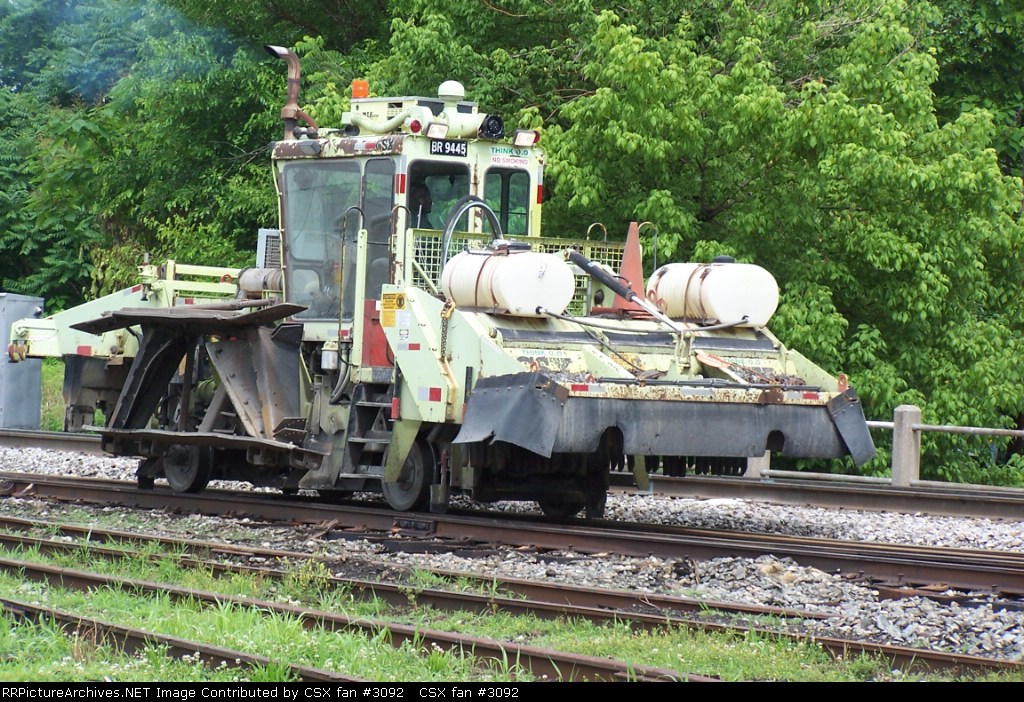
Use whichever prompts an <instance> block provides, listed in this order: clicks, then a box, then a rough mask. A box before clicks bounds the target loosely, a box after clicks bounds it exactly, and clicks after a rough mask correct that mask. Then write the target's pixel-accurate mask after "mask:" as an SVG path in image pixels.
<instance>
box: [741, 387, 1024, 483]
mask: <svg viewBox="0 0 1024 702" xmlns="http://www.w3.org/2000/svg"><path fill="white" fill-rule="evenodd" d="M867 425H868V429H883V430H888V431H891V432H892V435H893V436H892V477H891V478H875V477H869V476H863V475H832V474H825V473H802V472H799V471H787V470H771V469H770V468H768V467H767V461H768V459H767V457H764V458H756V459H750V460H749V463H748V467H747V472H746V474H745V475H746V476H747V477H753V478H771V477H776V478H783V477H785V478H799V479H801V480H808V479H809V480H826V481H834V482H859V483H873V484H879V485H892V486H893V487H943V486H947V487H948V486H949V483H944V482H941V481H934V480H921V433H922V432H926V431H933V432H940V433H944V434H973V435H976V436H1013V437H1024V431H1022V430H1019V429H994V428H991V427H956V426H949V425H944V424H922V423H921V408H920V407H917V406H916V405H900V406H899V407H897V408H896V409H895V410H894V411H893V421H891V422H876V421H869V422H867ZM956 487H957V489H959V490H969V489H971V487H973V486H971V485H963V484H959V483H958V484H957V486H956ZM977 487H978V489H979V490H984V491H985V492H989V493H991V492H993V491H998V490H1000V489H1002V490H1006V491H1007V492H1016V493H1019V492H1021V490H1020V489H1018V488H994V487H992V486H987V485H986V486H977Z"/></svg>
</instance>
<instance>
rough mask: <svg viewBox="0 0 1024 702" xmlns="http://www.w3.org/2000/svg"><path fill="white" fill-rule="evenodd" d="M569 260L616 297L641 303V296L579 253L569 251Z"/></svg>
mask: <svg viewBox="0 0 1024 702" xmlns="http://www.w3.org/2000/svg"><path fill="white" fill-rule="evenodd" d="M569 260H570V261H572V262H573V263H575V264H576V265H577V266H579V267H580V268H582V269H583V271H584V272H585V273H586V274H587V275H589V276H590V277H591V278H596V279H597V280H599V281H600V282H601V283H602V284H604V285H607V286H608V287H609V288H611V289H612V291H614V292H615V294H616V295H618V296H619V297H621V298H622V299H624V300H626V301H627V302H639V296H638V295H637V294H636V293H635V292H633V291H632V290H630V289H629V288H627V287H626V286H625V285H623V284H622V283H621V282H620V281H619V280H618V278H616V277H615V276H613V275H612V274H611V273H609V272H608V271H606V270H605V269H603V268H601V266H599V265H598V264H596V263H594V262H593V261H591V260H590V259H589V258H587V257H586V256H584V255H583V254H581V253H580V252H579V251H569Z"/></svg>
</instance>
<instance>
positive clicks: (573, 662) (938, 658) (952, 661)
mask: <svg viewBox="0 0 1024 702" xmlns="http://www.w3.org/2000/svg"><path fill="white" fill-rule="evenodd" d="M90 555H96V552H95V551H94V550H90ZM122 555H124V554H123V552H122ZM0 569H3V570H8V571H15V572H18V573H19V574H21V575H22V576H23V577H26V578H29V579H31V580H36V581H43V582H47V583H49V584H52V585H56V586H60V587H74V588H77V589H82V590H88V589H95V588H97V587H100V586H110V585H114V586H117V587H120V588H123V589H128V590H132V591H138V592H140V593H142V594H146V595H162V594H167V595H169V596H170V597H172V598H173V599H186V598H187V599H193V600H198V601H202V602H204V603H207V604H211V605H214V604H221V603H226V602H227V603H232V604H238V605H243V606H250V607H258V608H261V609H264V610H272V611H275V612H277V613H279V614H286V615H290V616H297V617H300V618H302V619H303V623H304V625H305V626H307V628H308V627H310V626H312V624H311V622H315V623H317V624H319V625H321V626H324V627H325V628H328V629H331V630H352V629H354V628H355V629H358V630H359V631H364V632H366V633H367V634H368V635H372V634H373V633H375V632H376V631H377V629H376V627H377V626H378V624H379V625H380V626H386V627H387V631H388V632H389V633H394V629H393V627H396V625H393V624H383V623H380V622H378V623H374V622H366V621H365V620H361V619H357V620H353V619H350V618H347V617H342V616H340V615H336V614H333V613H327V612H317V611H311V610H308V609H306V608H299V607H293V606H291V605H280V604H277V603H273V602H267V601H263V600H253V599H250V598H238V597H231V596H225V595H220V594H215V593H208V592H203V591H196V590H193V589H185V588H176V587H173V586H169V585H167V584H164V583H154V582H148V581H142V580H125V579H120V578H115V577H111V576H106V575H101V574H96V573H90V572H85V571H78V570H71V569H66V568H59V567H55V566H49V565H46V564H39V563H34V562H28V561H22V560H17V559H12V558H0ZM446 594H447V597H445V598H443V600H442V601H438V602H432V603H431V604H432V606H435V607H437V606H440V607H441V608H443V609H445V610H446V611H451V610H452V609H460V610H464V609H467V608H468V609H475V605H474V604H470V605H469V606H468V607H467V606H466V604H465V602H466V601H469V602H471V603H472V602H475V601H476V599H477V598H476V597H475V596H473V595H472V594H470V593H446ZM565 594H566V596H570V593H568V592H567V593H565ZM386 599H387V600H388V601H389V602H391V598H386ZM490 599H491V608H492V611H493V610H494V609H501V610H504V609H505V607H504V606H503V603H502V602H501V598H497V597H492V598H490ZM391 603H392V604H396V605H400V606H401V605H408V604H409V597H408V593H406V597H405V598H404V601H403V599H402V598H399V599H398V600H397V601H394V602H391ZM705 605H706V606H707V607H715V606H716V604H715V603H711V602H708V603H705ZM530 607H531V605H530V603H521V609H522V610H523V611H520V612H513V613H523V612H524V611H528V610H529V609H530ZM727 612H728V609H727V608H726V609H724V610H723V614H724V613H727ZM791 614H792V613H791ZM559 616H572V617H576V616H579V617H586V618H588V619H590V620H596V621H602V620H608V619H616V620H619V621H631V622H632V621H636V622H637V623H641V624H645V625H648V626H657V627H659V628H682V627H685V628H688V629H691V630H699V631H704V632H722V633H733V634H740V635H743V634H757V635H758V636H762V637H768V638H776V639H786V640H792V641H795V642H809V643H812V644H815V645H818V646H821V647H822V648H823V649H825V650H827V651H829V652H830V653H831V654H832V655H834V656H836V657H849V656H850V655H851V654H852V655H857V654H869V655H874V656H879V657H882V658H884V659H885V660H887V661H888V662H889V664H890V665H893V666H898V667H901V668H903V669H904V670H908V671H910V670H922V669H927V670H938V669H943V670H945V669H955V670H964V669H971V670H978V671H985V670H1020V669H1022V668H1024V664H1022V663H1020V662H1016V661H1007V660H1004V659H998V658H988V657H982V656H971V655H963V654H957V653H948V652H942V651H933V650H926V649H915V648H910V647H906V646H893V645H886V644H876V643H868V642H858V641H852V640H846V639H838V638H833V637H822V636H808V635H806V634H803V633H799V632H793V631H787V630H784V629H781V630H780V629H778V628H771V627H767V626H763V625H747V624H742V623H736V622H729V623H723V622H715V621H709V620H707V619H685V618H681V617H673V616H664V615H660V616H658V617H655V618H654V619H653V620H652V621H649V622H647V621H645V620H647V619H649V618H651V615H643V614H637V613H632V614H630V613H618V614H610V613H608V612H606V611H604V612H602V611H601V610H597V609H594V608H592V607H569V606H562V607H561V608H560V613H559ZM819 618H820V617H819ZM420 631H421V632H424V630H420ZM400 633H401V634H402V640H405V638H404V634H405V632H404V631H403V632H400ZM436 633H437V632H433V631H431V630H425V633H424V635H425V636H426V637H427V638H426V640H424V641H423V642H422V644H423V645H424V646H432V645H442V644H443V645H444V646H445V647H446V648H448V649H449V650H451V649H452V648H454V646H455V644H453V642H452V641H451V640H450V639H449V638H447V636H444V637H443V638H442V639H441V640H438V638H437V637H436V636H435V634H436ZM469 642H470V644H469V645H470V650H471V651H472V653H473V655H480V654H481V652H484V657H486V656H488V655H490V656H492V657H494V658H495V659H498V660H507V658H506V659H501V658H499V657H498V656H499V655H508V654H510V653H515V656H516V657H515V660H517V661H520V662H522V661H526V663H527V668H528V669H529V670H530V671H531V672H532V673H537V672H541V671H545V670H546V671H548V672H544V673H542V674H543V675H545V676H548V675H553V674H558V673H559V672H560V671H563V670H566V669H567V668H566V666H569V668H568V669H569V670H572V671H577V670H579V671H581V672H580V674H581V675H582V676H583V677H584V678H586V679H599V680H604V679H605V678H603V677H598V678H589V677H587V676H592V675H601V674H603V673H607V668H606V667H602V668H601V670H598V671H595V670H593V669H591V667H590V659H589V658H587V657H583V659H582V663H581V659H580V658H578V657H577V656H576V654H563V653H560V652H557V651H552V650H551V649H539V650H540V651H541V653H540V654H536V653H535V652H534V649H533V648H532V647H513V648H511V649H507V650H506V649H505V648H503V647H504V646H505V644H497V646H498V649H500V652H499V650H498V649H496V650H495V651H491V650H490V649H487V648H486V647H481V646H480V644H479V643H478V642H479V639H475V638H471V639H469ZM524 654H525V655H524ZM535 655H540V656H541V659H542V660H540V661H535V660H534V658H533V656H535ZM544 657H548V658H549V659H550V662H551V663H552V664H553V668H551V669H550V670H549V669H548V668H547V667H546V664H545V662H544V660H543V658H544ZM598 660H601V661H605V660H606V659H598ZM617 664H618V663H617ZM623 665H625V668H624V669H623V670H621V671H620V673H621V675H627V671H629V673H628V674H636V675H639V676H640V678H639V679H643V680H651V679H654V680H665V679H666V677H665V676H666V675H668V673H667V672H666V671H664V670H663V669H656V668H646V669H645V668H643V667H640V668H638V667H636V666H633V665H629V664H623ZM620 673H614V672H612V673H610V675H611V678H610V679H613V680H614V679H622V678H621V675H620ZM677 675H678V674H677ZM652 676H653V677H652ZM684 677H685V679H689V680H708V679H717V678H708V677H707V676H693V675H687V676H684ZM672 679H676V678H672ZM679 679H682V678H679Z"/></svg>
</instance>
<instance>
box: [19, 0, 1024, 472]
mask: <svg viewBox="0 0 1024 702" xmlns="http://www.w3.org/2000/svg"><path fill="white" fill-rule="evenodd" d="M173 6H174V7H175V8H176V10H179V11H180V13H181V14H177V13H176V12H172V11H171V10H169V9H167V8H166V7H157V6H152V5H149V4H145V3H138V2H129V1H127V0H90V2H89V3H86V4H71V3H66V2H60V1H59V0H16V1H15V2H13V3H8V4H7V5H5V6H4V7H3V8H0V86H2V87H5V88H7V90H6V91H5V92H4V93H3V94H2V95H0V110H3V112H4V114H5V115H6V116H7V117H8V119H5V121H4V124H5V125H11V126H5V127H4V129H5V135H4V136H5V139H4V140H3V142H2V143H0V181H2V183H3V186H4V187H3V195H2V197H0V224H2V225H3V228H2V229H0V249H3V250H4V251H5V252H11V253H16V254H21V255H22V258H20V259H13V260H11V261H5V262H4V263H2V264H0V272H2V275H3V276H4V279H5V283H4V284H5V287H10V288H11V289H18V290H19V291H24V292H33V293H35V294H40V293H44V294H47V296H55V299H56V300H57V304H69V303H70V302H72V301H73V300H74V299H76V298H77V297H79V296H80V295H82V294H84V287H85V286H84V285H83V281H85V280H86V276H87V275H88V273H89V271H90V270H92V274H93V277H92V285H93V289H94V292H99V291H101V290H106V289H110V288H111V287H114V286H115V285H117V284H119V282H120V281H124V280H125V279H126V277H127V276H128V275H129V274H130V273H131V272H132V271H133V270H134V266H135V264H136V263H137V262H138V259H139V258H140V257H141V254H142V252H143V251H150V252H152V253H153V254H154V255H156V256H172V257H178V258H180V259H181V260H185V261H189V262H202V263H217V264H231V263H234V264H244V263H247V262H248V261H249V260H251V258H250V257H251V252H252V249H253V244H254V239H255V231H256V229H257V228H258V227H259V226H266V225H267V224H268V223H270V222H272V221H273V220H274V210H275V203H274V199H273V193H272V188H271V187H270V182H269V180H268V175H267V170H266V151H265V146H266V144H267V143H268V142H269V141H270V140H271V139H273V138H276V136H277V134H279V130H280V125H279V123H278V121H277V112H278V110H279V108H280V105H281V104H282V99H283V93H284V81H283V78H282V67H281V65H280V64H279V63H278V62H276V61H273V60H270V59H268V58H267V57H266V56H265V55H263V54H262V53H261V52H260V50H259V46H260V45H261V44H263V43H275V44H288V45H292V46H295V47H296V49H297V50H298V52H299V53H300V55H301V56H302V58H303V70H304V76H305V80H304V86H303V92H302V95H301V97H300V99H301V101H302V102H303V103H304V108H305V109H306V110H307V111H308V112H309V113H310V114H312V115H313V116H314V118H316V119H317V121H318V122H319V123H320V124H323V125H331V124H337V123H338V122H339V121H340V118H341V113H342V112H343V111H345V110H346V109H347V107H348V97H347V85H348V82H349V81H350V80H351V79H353V78H357V77H359V78H367V79H369V81H370V84H371V88H372V90H373V93H374V94H378V95H382V94H425V95H431V94H433V93H434V91H435V90H436V86H437V85H438V84H439V83H440V82H442V81H443V80H446V79H448V78H456V79H458V80H460V81H462V82H463V83H464V85H465V86H466V90H467V94H468V95H470V96H471V99H474V100H476V101H478V102H479V103H480V104H481V105H482V106H485V108H486V109H487V110H488V111H493V112H498V113H500V114H502V115H503V116H504V117H505V118H506V122H507V123H514V124H518V125H520V126H530V127H539V128H542V129H543V131H544V136H543V143H544V144H545V145H546V147H547V149H548V153H549V158H548V171H547V174H546V188H547V190H548V193H547V196H546V205H545V206H546V216H545V227H546V229H547V231H548V232H549V233H556V234H566V235H582V234H583V233H584V232H585V231H586V229H587V227H588V225H590V223H591V222H595V221H601V222H604V223H605V224H606V225H608V228H609V231H610V232H613V235H616V236H618V235H623V234H624V233H625V231H626V226H627V223H628V222H629V221H632V220H636V221H647V222H650V223H651V225H650V226H649V227H647V228H645V230H644V237H645V241H644V244H645V250H646V259H647V264H648V269H650V268H651V267H652V266H653V263H654V261H655V259H656V260H657V261H658V262H661V263H664V262H667V261H669V260H685V259H691V260H709V259H710V258H711V257H712V256H714V255H716V254H721V253H727V254H731V255H733V256H735V257H737V258H738V259H739V260H742V261H748V262H754V263H758V264H760V265H763V266H764V267H765V268H767V269H768V270H770V271H772V273H773V274H774V275H775V277H776V278H777V280H778V281H779V283H780V286H781V289H782V302H783V304H782V306H781V308H780V310H779V312H778V314H777V315H776V317H775V319H774V321H773V323H772V324H773V330H774V331H776V333H778V334H779V335H780V336H781V337H782V338H783V339H784V341H786V343H787V344H789V345H791V346H793V347H794V348H797V349H799V350H800V351H801V352H803V353H805V354H806V355H808V356H809V357H811V358H812V359H814V360H815V361H816V362H818V363H820V364H822V365H824V366H825V367H827V368H829V369H830V370H832V371H835V372H839V371H841V370H842V371H845V372H847V373H848V374H849V375H850V376H851V379H852V381H853V383H854V384H855V386H856V387H857V388H858V391H859V392H860V394H861V396H862V398H863V399H864V401H865V405H866V408H867V410H868V414H869V416H871V418H875V419H887V418H888V417H890V416H891V413H892V411H893V409H894V408H895V407H896V406H897V405H899V404H904V403H912V404H917V405H920V406H921V407H923V408H924V412H925V421H927V422H929V423H950V424H959V425H974V426H1006V427H1013V426H1017V425H1018V424H1020V425H1024V389H1022V388H1024V372H1022V371H1021V370H1020V368H1019V366H1020V364H1019V363H1017V362H1016V359H1017V358H1019V357H1020V356H1021V351H1022V349H1021V345H1022V339H1024V336H1022V331H1024V330H1022V329H1021V326H1022V320H1021V319H1020V316H1019V313H1018V312H1017V310H1019V309H1021V304H1022V302H1024V300H1022V299H1021V296H1022V294H1024V293H1022V290H1024V285H1022V283H1024V280H1022V276H1024V272H1022V271H1024V267H1022V265H1021V263H1022V261H1021V257H1022V256H1024V246H1022V244H1024V231H1022V229H1021V224H1020V207H1021V181H1020V178H1019V174H1020V156H1019V154H1020V153H1021V151H1022V148H1021V147H1022V145H1024V139H1022V136H1021V134H1022V133H1024V132H1022V120H1021V114H1022V112H1024V109H1022V107H1021V105H1022V104H1024V103H1022V102H1021V100H1022V98H1021V94H1020V87H1019V85H1018V81H1016V80H1015V78H1014V77H1015V76H1016V75H1018V74H1019V73H1020V72H1021V71H1020V70H1018V69H1021V68H1024V53H1022V50H1021V49H1020V46H1021V41H1020V39H1021V37H1022V34H1024V13H1022V12H1021V11H1020V10H1019V9H1018V8H1016V7H1012V6H1011V5H1010V4H1009V3H1006V2H1005V1H1004V0H984V1H983V2H980V3H964V2H962V0H934V2H931V3H928V2H908V1H907V0H846V1H845V2H843V3H829V2H824V1H823V0H779V1H778V2H772V3H752V2H749V1H744V0H700V1H699V2H686V3H684V2H679V1H669V2H664V3H650V2H646V1H644V2H641V1H640V0H623V1H620V2H616V3H609V2H602V1H600V0H505V1H504V2H500V3H496V2H486V3H465V2H461V1H460V0H431V2H425V1H424V0H392V1H391V2H390V3H387V4H385V3H383V2H371V3H351V2H346V1H341V2H337V3H322V2H316V1H315V0H286V1H284V2H275V3H264V2H257V3H249V4H244V3H237V2H235V1H234V0H213V1H212V2H204V3H196V2H193V0H175V1H174V3H173ZM195 23H198V26H197V24H195ZM328 27H330V28H332V29H331V31H328V30H327V28H328ZM15 37H17V38H22V37H23V38H24V41H23V43H24V42H27V48H26V49H24V50H23V51H21V52H20V53H15V52H16V51H17V50H18V49H17V48H16V47H15V46H14V42H12V41H9V40H10V39H12V38H15ZM238 45H242V46H244V48H238ZM14 125H18V126H14ZM101 244H102V245H101ZM655 248H656V250H655ZM90 266H92V268H90ZM925 441H926V444H927V447H928V450H929V453H930V454H931V455H940V456H942V460H943V467H942V469H941V470H942V471H944V473H946V474H955V473H956V472H957V471H964V470H967V469H968V468H970V469H974V467H975V466H976V465H978V461H982V463H983V462H984V461H983V460H982V459H980V458H978V456H979V455H981V454H982V453H985V452H979V451H977V450H976V449H975V447H973V446H972V445H971V444H970V442H969V440H967V439H962V438H958V437H952V436H941V437H934V436H929V437H926V439H925ZM883 459H884V451H883V458H880V459H879V460H878V461H877V467H878V469H879V470H881V469H882V467H883ZM986 460H988V459H986ZM934 470H935V471H936V472H937V471H938V470H939V469H938V468H937V467H936V468H935V469H934Z"/></svg>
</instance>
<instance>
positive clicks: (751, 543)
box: [0, 473, 1024, 596]
mask: <svg viewBox="0 0 1024 702" xmlns="http://www.w3.org/2000/svg"><path fill="white" fill-rule="evenodd" d="M0 480H6V481H8V482H9V483H10V485H11V486H12V487H10V488H9V489H8V491H9V492H10V491H13V494H18V493H19V492H30V493H34V494H35V495H36V496H44V495H45V496H46V497H48V498H51V499H62V500H66V501H74V502H91V503H95V504H112V503H113V504H119V505H122V506H126V507H141V508H146V509H167V510H179V511H186V512H197V513H203V514H218V515H233V516H238V515H243V514H244V515H249V516H253V517H256V518H259V519H274V520H280V521H303V522H306V523H313V524H328V523H331V522H334V523H335V526H334V527H333V528H332V533H333V534H334V535H335V536H336V537H338V538H344V537H346V536H356V535H358V536H359V537H360V538H365V537H366V534H367V532H376V533H377V534H380V533H390V534H396V533H400V534H402V535H403V536H406V537H409V536H419V537H423V538H428V537H429V538H441V539H450V540H452V541H462V542H470V541H476V542H485V543H492V544H498V545H516V546H533V547H536V548H541V549H570V550H576V551H579V552H581V553H601V552H612V553H617V554H620V555H625V556H636V557H648V556H656V557H660V558H675V559H689V560H696V561H700V560H707V559H710V558H719V557H723V556H731V557H743V558H753V557H757V556H761V555H764V554H773V555H775V556H777V557H790V558H793V559H794V560H795V561H797V562H798V563H800V564H801V565H805V566H813V567H815V568H818V569H819V570H824V571H826V572H837V571H840V572H847V573H853V574H855V575H858V576H859V577H861V578H863V579H868V578H874V579H881V580H883V581H884V582H883V584H886V585H890V586H891V585H900V586H906V587H925V586H933V585H935V584H937V583H941V584H945V585H947V586H948V587H954V588H961V589H971V590H979V591H983V592H986V593H997V592H1002V593H1005V594H1009V595H1011V596H1017V595H1019V594H1020V593H1024V554H1013V553H992V552H986V551H968V550H960V549H944V548H921V547H906V546H897V545H890V544H880V543H866V542H856V543H850V542H843V541H836V540H828V539H806V538H795V537H784V536H775V535H771V534H753V533H732V532H711V531H708V530H694V529H685V528H678V527H666V526H652V525H647V524H630V523H617V522H598V523H595V522H582V521H573V522H571V523H562V524H559V523H556V522H553V521H551V520H549V519H546V518H543V517H529V516H524V515H521V514H517V515H514V518H512V519H510V518H509V515H501V516H500V517H498V516H482V515H480V514H479V513H473V514H471V515H469V514H456V513H452V514H447V515H436V514H418V513H416V514H413V513H395V512H393V511H391V510H390V509H386V508H383V509H374V508H371V507H365V506H353V505H330V504H323V503H318V502H315V501H311V500H302V499H299V498H285V497H283V496H280V495H271V494H267V493H251V492H245V493H237V492H230V491H218V490H207V491H206V492H203V493H200V494H187V495H180V494H176V493H173V492H171V491H170V490H166V489H163V488H159V487H158V488H157V489H154V490H139V489H137V488H136V487H135V486H134V484H133V483H126V482H118V481H105V480H96V479H88V478H86V479H77V480H75V479H69V478H56V479H55V478H50V477H41V476H38V475H21V476H17V475H15V474H10V473H0ZM992 564H995V565H992Z"/></svg>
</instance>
